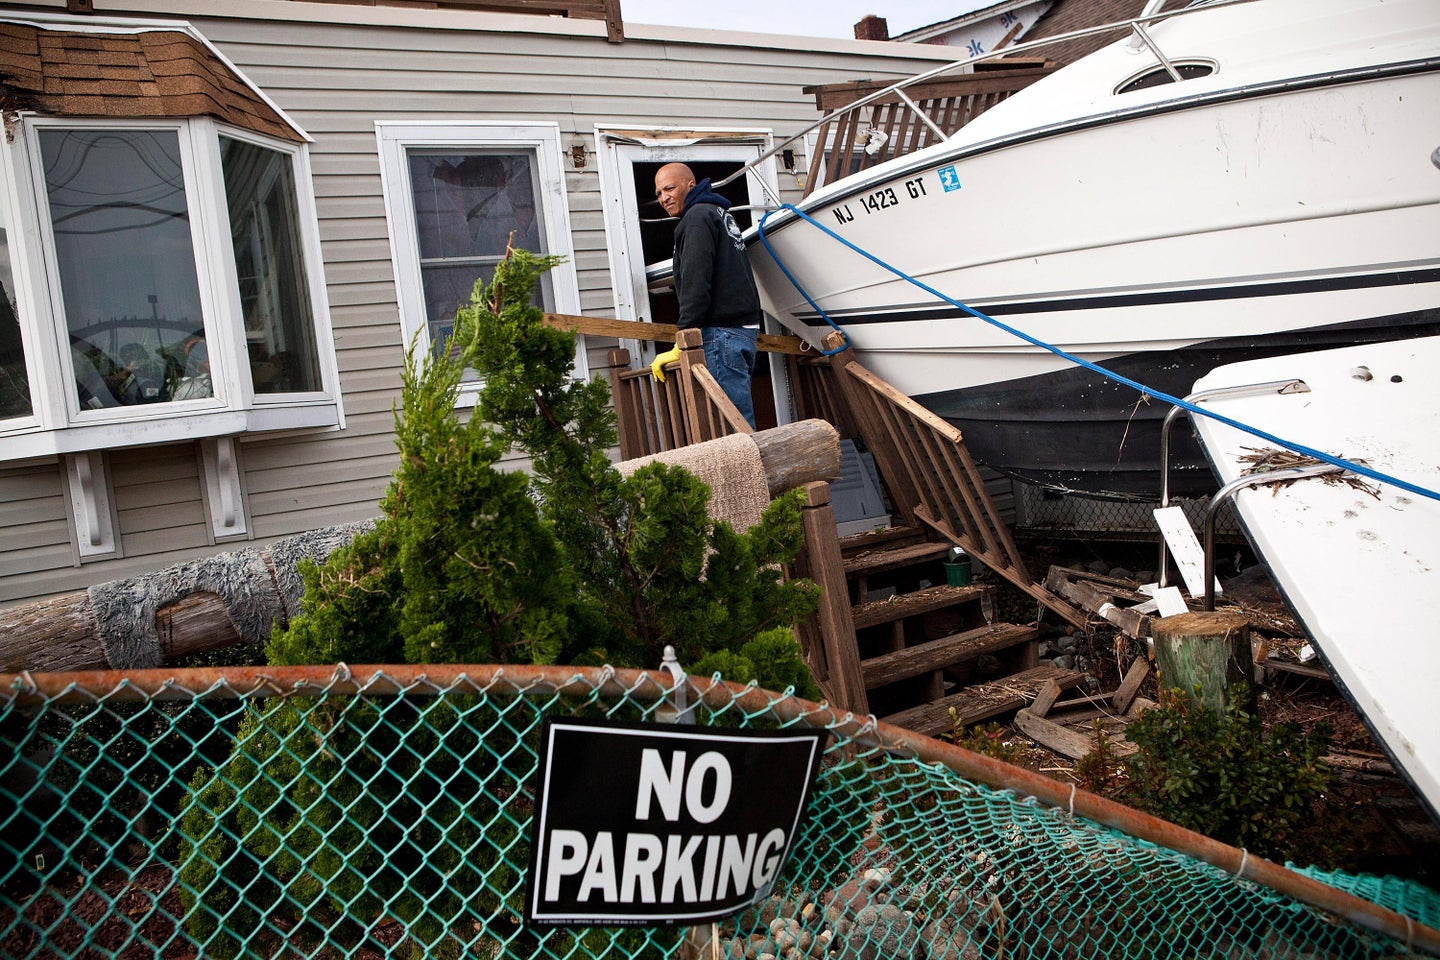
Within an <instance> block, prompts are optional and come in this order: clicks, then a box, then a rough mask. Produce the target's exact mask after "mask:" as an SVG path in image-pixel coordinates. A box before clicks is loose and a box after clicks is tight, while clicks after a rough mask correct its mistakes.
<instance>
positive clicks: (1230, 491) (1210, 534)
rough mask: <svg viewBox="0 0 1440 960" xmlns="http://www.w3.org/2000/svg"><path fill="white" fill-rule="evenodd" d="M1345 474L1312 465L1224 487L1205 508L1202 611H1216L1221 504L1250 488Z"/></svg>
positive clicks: (1250, 476)
mask: <svg viewBox="0 0 1440 960" xmlns="http://www.w3.org/2000/svg"><path fill="white" fill-rule="evenodd" d="M1344 472H1345V468H1344V467H1341V466H1337V465H1335V464H1333V463H1310V464H1306V465H1305V466H1302V467H1289V468H1287V469H1284V470H1270V471H1267V472H1265V473H1252V474H1248V475H1246V476H1243V477H1236V478H1235V479H1234V480H1231V481H1230V482H1229V483H1227V484H1225V486H1223V487H1221V488H1220V489H1219V490H1218V491H1217V492H1216V493H1215V496H1213V497H1211V498H1210V502H1209V503H1208V504H1206V505H1205V605H1204V606H1203V607H1202V609H1203V610H1206V611H1209V610H1214V609H1215V515H1216V514H1217V513H1218V512H1219V511H1220V505H1221V504H1223V503H1225V502H1226V501H1228V500H1229V499H1230V498H1231V497H1232V496H1234V495H1235V494H1236V493H1237V492H1238V491H1240V490H1244V489H1246V488H1248V487H1263V486H1267V485H1269V484H1272V483H1285V482H1286V481H1288V480H1301V479H1304V478H1305V477H1319V476H1323V475H1325V474H1329V473H1344Z"/></svg>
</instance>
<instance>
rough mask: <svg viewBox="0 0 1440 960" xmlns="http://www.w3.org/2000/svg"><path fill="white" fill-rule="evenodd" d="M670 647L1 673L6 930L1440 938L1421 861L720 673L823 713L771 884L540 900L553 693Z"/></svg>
mask: <svg viewBox="0 0 1440 960" xmlns="http://www.w3.org/2000/svg"><path fill="white" fill-rule="evenodd" d="M657 676H664V675H663V674H658V675H655V674H644V673H639V672H635V671H608V670H573V671H572V670H568V669H566V670H562V669H558V668H521V667H505V668H503V669H501V668H464V669H459V668H430V669H429V672H428V673H427V672H426V669H425V668H416V667H389V668H367V669H366V670H364V671H361V670H356V671H354V672H353V674H352V672H351V671H349V670H348V669H346V668H343V667H342V668H340V669H338V670H334V669H332V668H328V667H327V668H323V669H322V668H288V669H283V670H282V669H278V668H277V669H272V670H265V669H239V670H226V671H186V670H176V671H169V672H162V671H136V672H135V673H133V674H128V675H126V676H124V677H120V676H119V675H117V674H114V673H96V674H65V675H51V676H49V677H46V676H38V675H37V676H35V677H31V676H29V675H21V676H18V677H0V684H3V686H4V689H0V698H3V699H4V704H3V711H0V737H3V741H4V755H3V761H0V762H3V768H0V956H4V957H16V958H31V957H35V958H39V957H45V958H50V957H86V958H90V957H97V958H98V957H137V958H138V957H165V958H172V957H173V958H181V957H186V958H188V957H232V956H244V957H357V958H370V957H376V958H378V957H502V956H504V957H531V956H537V957H555V958H562V957H574V958H585V957H601V956H604V957H612V956H614V957H660V956H705V957H712V956H714V957H731V958H740V957H756V958H759V957H765V956H769V957H777V958H789V960H793V958H804V957H817V958H818V957H847V958H848V957H854V958H869V960H888V958H927V960H930V958H934V960H940V958H945V960H978V958H982V957H983V958H1051V957H1054V958H1090V957H1107V958H1129V957H1135V958H1149V957H1155V958H1160V957H1166V958H1169V957H1174V958H1191V957H1197V958H1198V957H1206V958H1210V957H1213V958H1227V960H1229V958H1236V960H1239V958H1274V957H1287V958H1297V960H1298V958H1302V957H1303V958H1316V960H1319V958H1351V957H1357V958H1358V957H1399V956H1407V955H1413V954H1412V952H1418V951H1422V950H1423V951H1425V952H1429V953H1434V952H1435V951H1436V945H1437V944H1440V934H1437V933H1436V931H1434V930H1433V929H1430V928H1428V927H1427V926H1424V925H1423V924H1422V923H1417V922H1416V921H1417V920H1421V921H1423V920H1425V919H1430V918H1433V917H1435V916H1436V913H1435V908H1436V904H1437V899H1436V896H1435V894H1433V893H1431V892H1429V891H1425V890H1423V888H1418V887H1414V886H1413V885H1408V886H1407V889H1406V890H1405V891H1403V892H1397V891H1395V890H1394V889H1390V890H1389V891H1388V892H1387V897H1388V898H1389V899H1388V905H1389V906H1391V907H1393V908H1394V909H1395V910H1399V911H1401V913H1393V912H1391V911H1390V910H1388V909H1385V908H1382V907H1377V906H1374V905H1372V904H1370V903H1367V902H1365V901H1362V900H1359V899H1356V898H1354V897H1351V896H1350V895H1349V894H1347V893H1341V892H1337V891H1336V890H1334V889H1332V888H1337V887H1338V888H1340V889H1341V890H1345V889H1349V890H1352V891H1353V892H1355V893H1364V892H1366V889H1367V888H1366V882H1367V881H1365V880H1364V879H1363V878H1361V880H1360V881H1359V882H1356V883H1352V884H1350V885H1349V886H1348V887H1347V885H1346V883H1345V882H1344V879H1343V876H1340V877H1337V875H1334V874H1324V875H1323V876H1318V877H1314V878H1307V877H1304V876H1300V875H1299V874H1296V873H1293V872H1291V871H1287V870H1285V869H1284V868H1281V867H1278V866H1276V865H1273V864H1268V863H1266V862H1265V861H1261V860H1259V859H1258V858H1248V859H1247V855H1246V854H1244V853H1243V852H1241V851H1234V850H1232V849H1230V848H1223V847H1220V846H1219V845H1218V844H1217V845H1213V848H1212V847H1208V846H1205V843H1204V842H1203V838H1196V837H1195V835H1193V834H1187V833H1186V832H1185V831H1181V830H1179V829H1178V828H1175V827H1173V826H1170V825H1166V824H1162V823H1160V822H1159V821H1154V822H1153V824H1152V825H1150V826H1145V824H1146V822H1147V821H1146V820H1145V819H1144V818H1143V815H1133V816H1134V818H1135V820H1134V822H1135V823H1137V824H1140V825H1141V827H1143V828H1144V829H1137V830H1135V831H1132V833H1139V834H1147V833H1148V834H1149V839H1142V838H1140V837H1139V836H1134V835H1129V834H1127V833H1125V832H1122V831H1120V830H1117V829H1115V828H1114V827H1113V826H1107V825H1105V824H1104V822H1102V821H1105V820H1106V819H1113V818H1123V817H1124V816H1126V814H1124V813H1123V812H1122V811H1120V810H1118V809H1117V808H1116V805H1107V804H1108V802H1107V801H1103V800H1100V799H1099V798H1093V797H1089V796H1088V795H1085V794H1083V793H1079V794H1077V793H1076V792H1074V791H1070V792H1068V793H1067V792H1066V788H1065V787H1064V786H1063V785H1059V784H1053V783H1051V782H1050V781H1045V780H1044V778H1042V777H1040V776H1039V775H1036V774H1029V773H1027V772H1026V771H1017V770H1015V768H1009V767H1006V766H1005V765H1004V764H1000V763H998V762H995V761H992V760H989V759H987V758H983V757H977V756H976V755H974V754H968V753H967V752H965V751H962V750H959V749H957V748H954V747H951V746H949V745H945V744H938V743H936V742H935V741H924V740H923V738H917V737H914V736H913V735H910V734H906V733H905V732H904V731H899V730H897V729H895V728H890V727H887V726H886V725H884V724H877V723H875V722H873V721H868V722H867V721H864V720H863V719H857V718H854V717H850V716H848V715H837V714H835V713H834V712H832V711H831V710H829V708H827V707H824V706H820V705H815V704H809V703H806V702H804V701H798V700H795V699H793V698H790V697H785V696H781V695H778V694H769V693H766V692H765V691H760V690H756V689H753V688H744V687H733V686H731V685H728V684H723V683H720V682H718V681H706V682H703V683H698V684H697V683H694V682H693V681H690V682H687V684H686V686H685V687H684V688H683V689H684V690H685V692H686V695H687V697H688V698H689V702H690V704H691V705H692V706H693V707H694V714H695V718H696V722H697V723H698V724H699V725H701V726H706V725H709V726H721V727H727V728H736V727H758V728H769V729H775V728H780V727H790V726H811V727H826V728H828V729H829V730H830V731H831V736H830V738H829V741H828V747H827V751H826V755H825V762H824V764H823V766H822V768H821V771H820V773H819V776H818V782H817V785H816V789H815V792H814V794H813V796H812V799H811V803H810V807H809V811H808V816H807V820H806V822H805V825H804V828H803V833H802V835H801V836H800V837H799V839H798V840H797V842H796V843H795V846H794V853H793V855H792V858H791V860H790V862H789V864H788V865H787V867H786V868H785V870H784V872H783V873H782V874H781V876H780V879H779V881H778V883H777V885H776V887H775V890H774V893H773V895H772V896H771V897H770V898H768V899H767V900H765V901H763V902H762V903H761V905H760V906H758V907H756V908H753V909H751V910H750V911H749V912H748V913H746V914H744V915H742V916H740V917H738V918H735V919H732V920H729V921H726V922H724V923H720V924H716V925H713V926H710V925H707V926H706V927H704V928H703V929H690V930H687V929H682V928H674V927H653V928H643V927H641V928H636V927H629V928H611V929H586V930H567V929H549V928H546V929H530V928H527V927H526V926H525V924H524V923H523V920H522V911H523V889H524V884H525V872H526V869H527V865H528V856H529V850H528V844H529V828H530V820H531V813H532V808H533V806H534V792H533V791H534V779H535V776H536V769H537V758H536V752H535V747H536V744H537V743H538V742H539V737H540V729H541V722H542V720H543V719H544V718H546V717H554V716H587V717H613V718H622V719H625V720H630V721H636V720H641V721H654V722H657V723H660V722H670V720H671V719H672V714H673V710H672V709H671V706H672V705H671V702H670V701H669V700H667V693H668V692H669V691H668V690H667V688H666V687H665V686H662V681H661V680H659V679H657ZM670 682H671V681H669V680H666V681H664V683H670ZM696 701H698V706H696V705H695V704H696ZM1007 783H1008V784H1010V786H1006V784H1007ZM1047 784H1048V786H1047ZM1017 786H1018V787H1019V789H1017V788H1016V787H1017ZM1032 788H1033V789H1032ZM1044 798H1048V799H1044ZM1086 810H1090V811H1096V813H1095V816H1094V817H1091V816H1086V815H1082V813H1083V812H1084V811H1086ZM1132 814H1133V812H1132ZM1167 830H1168V832H1167ZM1157 838H1159V839H1161V840H1166V841H1167V842H1170V839H1167V838H1171V839H1173V845H1174V846H1178V847H1180V848H1182V849H1183V848H1187V847H1193V848H1194V849H1193V850H1192V853H1196V852H1198V855H1191V853H1185V852H1180V850H1179V849H1174V848H1172V846H1166V845H1162V844H1161V843H1157V842H1155V841H1156V839H1157ZM1236 857H1238V858H1239V860H1238V866H1232V867H1231V868H1230V869H1229V870H1227V869H1222V868H1221V867H1219V866H1216V865H1214V864H1215V863H1232V864H1234V863H1235V862H1236V861H1235V859H1234V858H1236ZM1227 858H1229V859H1227ZM1207 860H1208V861H1209V862H1207ZM1233 873H1239V874H1241V875H1243V876H1245V877H1257V876H1258V877H1262V878H1263V879H1265V885H1262V884H1261V883H1258V882H1255V881H1254V880H1253V879H1240V878H1237V877H1236V876H1234V875H1232V874H1233ZM1370 879H1371V880H1373V879H1374V878H1370ZM1282 881H1283V882H1282ZM1321 881H1323V882H1321ZM1291 883H1293V888H1292V889H1291V892H1290V893H1281V892H1279V888H1284V887H1286V885H1287V884H1291ZM1297 891H1298V892H1297Z"/></svg>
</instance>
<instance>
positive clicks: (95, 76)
mask: <svg viewBox="0 0 1440 960" xmlns="http://www.w3.org/2000/svg"><path fill="white" fill-rule="evenodd" d="M0 97H4V98H5V99H6V100H8V101H10V102H11V103H12V104H13V103H14V102H16V101H19V102H21V103H23V104H24V105H25V107H26V108H27V109H33V110H36V111H37V112H40V113H43V114H48V115H51V116H60V117H127V118H142V117H190V116H211V117H215V118H216V119H218V120H222V121H224V122H225V123H229V124H233V125H234V126H237V127H242V128H244V129H246V130H252V131H254V132H256V133H262V134H266V135H268V136H272V137H278V138H281V139H284V140H291V141H297V142H298V141H302V140H303V139H304V137H303V135H302V134H301V133H300V132H299V131H298V130H296V129H295V128H294V127H293V126H292V125H291V124H289V123H287V122H286V121H285V119H284V118H283V117H282V116H281V115H280V114H279V113H278V112H277V111H276V110H275V109H274V108H273V107H271V106H270V104H268V103H267V102H265V100H264V99H263V98H262V97H260V96H258V95H257V94H256V93H255V91H254V90H253V89H252V88H251V87H250V86H249V85H248V84H247V83H245V82H244V80H243V78H241V77H238V76H236V75H235V72H234V70H233V69H232V68H231V67H229V66H228V65H226V64H225V62H224V61H222V60H221V59H220V58H219V57H217V56H215V55H214V54H213V53H211V52H210V50H209V49H208V48H206V46H205V45H204V44H203V43H201V42H200V41H198V40H196V39H195V38H194V37H192V36H190V35H189V34H186V33H183V32H180V31H177V30H147V31H143V32H140V33H134V34H97V33H72V32H68V31H64V30H47V29H44V28H42V27H39V26H34V25H30V24H23V23H0Z"/></svg>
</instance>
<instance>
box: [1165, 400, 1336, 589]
mask: <svg viewBox="0 0 1440 960" xmlns="http://www.w3.org/2000/svg"><path fill="white" fill-rule="evenodd" d="M1309 392H1310V385H1309V384H1307V383H1306V382H1305V381H1304V380H1300V379H1297V378H1295V377H1289V378H1287V379H1285V380H1267V381H1265V382H1264V383H1241V384H1236V385H1235V386H1231V387H1214V388H1212V389H1210V390H1200V391H1197V392H1195V393H1192V394H1189V395H1188V396H1186V397H1184V398H1183V399H1184V400H1185V403H1188V404H1192V405H1193V404H1197V403H1202V402H1204V401H1206V400H1222V399H1224V400H1230V399H1234V398H1235V397H1253V396H1259V395H1261V394H1265V393H1281V394H1285V393H1309ZM1189 412H1190V411H1189V409H1188V408H1187V407H1185V406H1183V405H1181V404H1178V403H1176V404H1172V405H1171V407H1170V410H1169V411H1168V412H1167V413H1166V414H1165V420H1164V422H1162V423H1161V425H1160V507H1161V509H1163V508H1165V507H1168V506H1170V428H1171V427H1173V426H1174V425H1175V421H1176V420H1178V419H1179V418H1180V415H1181V414H1182V413H1189ZM1169 565H1170V553H1169V550H1168V549H1167V548H1166V546H1165V538H1164V537H1161V538H1160V561H1159V564H1158V565H1157V566H1156V567H1155V569H1156V570H1157V571H1159V572H1158V573H1157V575H1156V578H1157V580H1158V582H1159V584H1160V586H1162V587H1163V586H1167V585H1168V580H1169V576H1168V573H1167V568H1168V567H1169Z"/></svg>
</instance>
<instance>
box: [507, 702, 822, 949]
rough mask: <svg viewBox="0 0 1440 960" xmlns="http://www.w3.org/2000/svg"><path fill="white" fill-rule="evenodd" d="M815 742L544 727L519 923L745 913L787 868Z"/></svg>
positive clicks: (678, 919) (570, 723) (818, 741)
mask: <svg viewBox="0 0 1440 960" xmlns="http://www.w3.org/2000/svg"><path fill="white" fill-rule="evenodd" d="M826 736H827V734H826V732H825V731H823V730H795V731H758V730H718V729H714V728H696V727H659V726H654V725H644V724H629V723H619V722H613V721H598V720H568V719H566V720H549V721H547V722H546V724H545V728H544V733H543V736H542V743H541V753H540V763H541V770H540V790H539V795H538V796H537V798H536V809H535V816H534V819H533V821H532V827H531V840H530V876H529V878H528V881H527V883H526V896H525V919H526V921H527V922H528V923H532V924H538V925H549V926H560V925H575V926H596V925H617V924H647V925H651V924H672V923H685V924H693V923H698V922H703V921H710V920H714V919H718V918H720V917H724V916H728V915H730V914H733V913H736V912H738V911H740V910H742V909H744V908H745V907H747V906H750V905H751V904H753V903H756V902H757V901H759V900H760V899H761V898H763V897H765V896H766V895H768V894H769V892H770V889H771V887H772V886H773V885H774V882H775V878H776V877H777V876H778V875H779V873H780V869H781V867H783V866H784V864H785V861H786V859H787V858H788V857H789V854H790V846H791V843H792V842H793V841H794V838H795V835H796V834H797V833H798V831H799V829H800V825H801V822H802V819H803V817H804V813H805V805H806V802H807V801H808V799H809V796H810V788H811V785H812V784H813V783H814V779H815V771H816V769H817V767H818V764H819V761H820V755H821V753H822V751H823V750H824V746H825V738H826Z"/></svg>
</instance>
